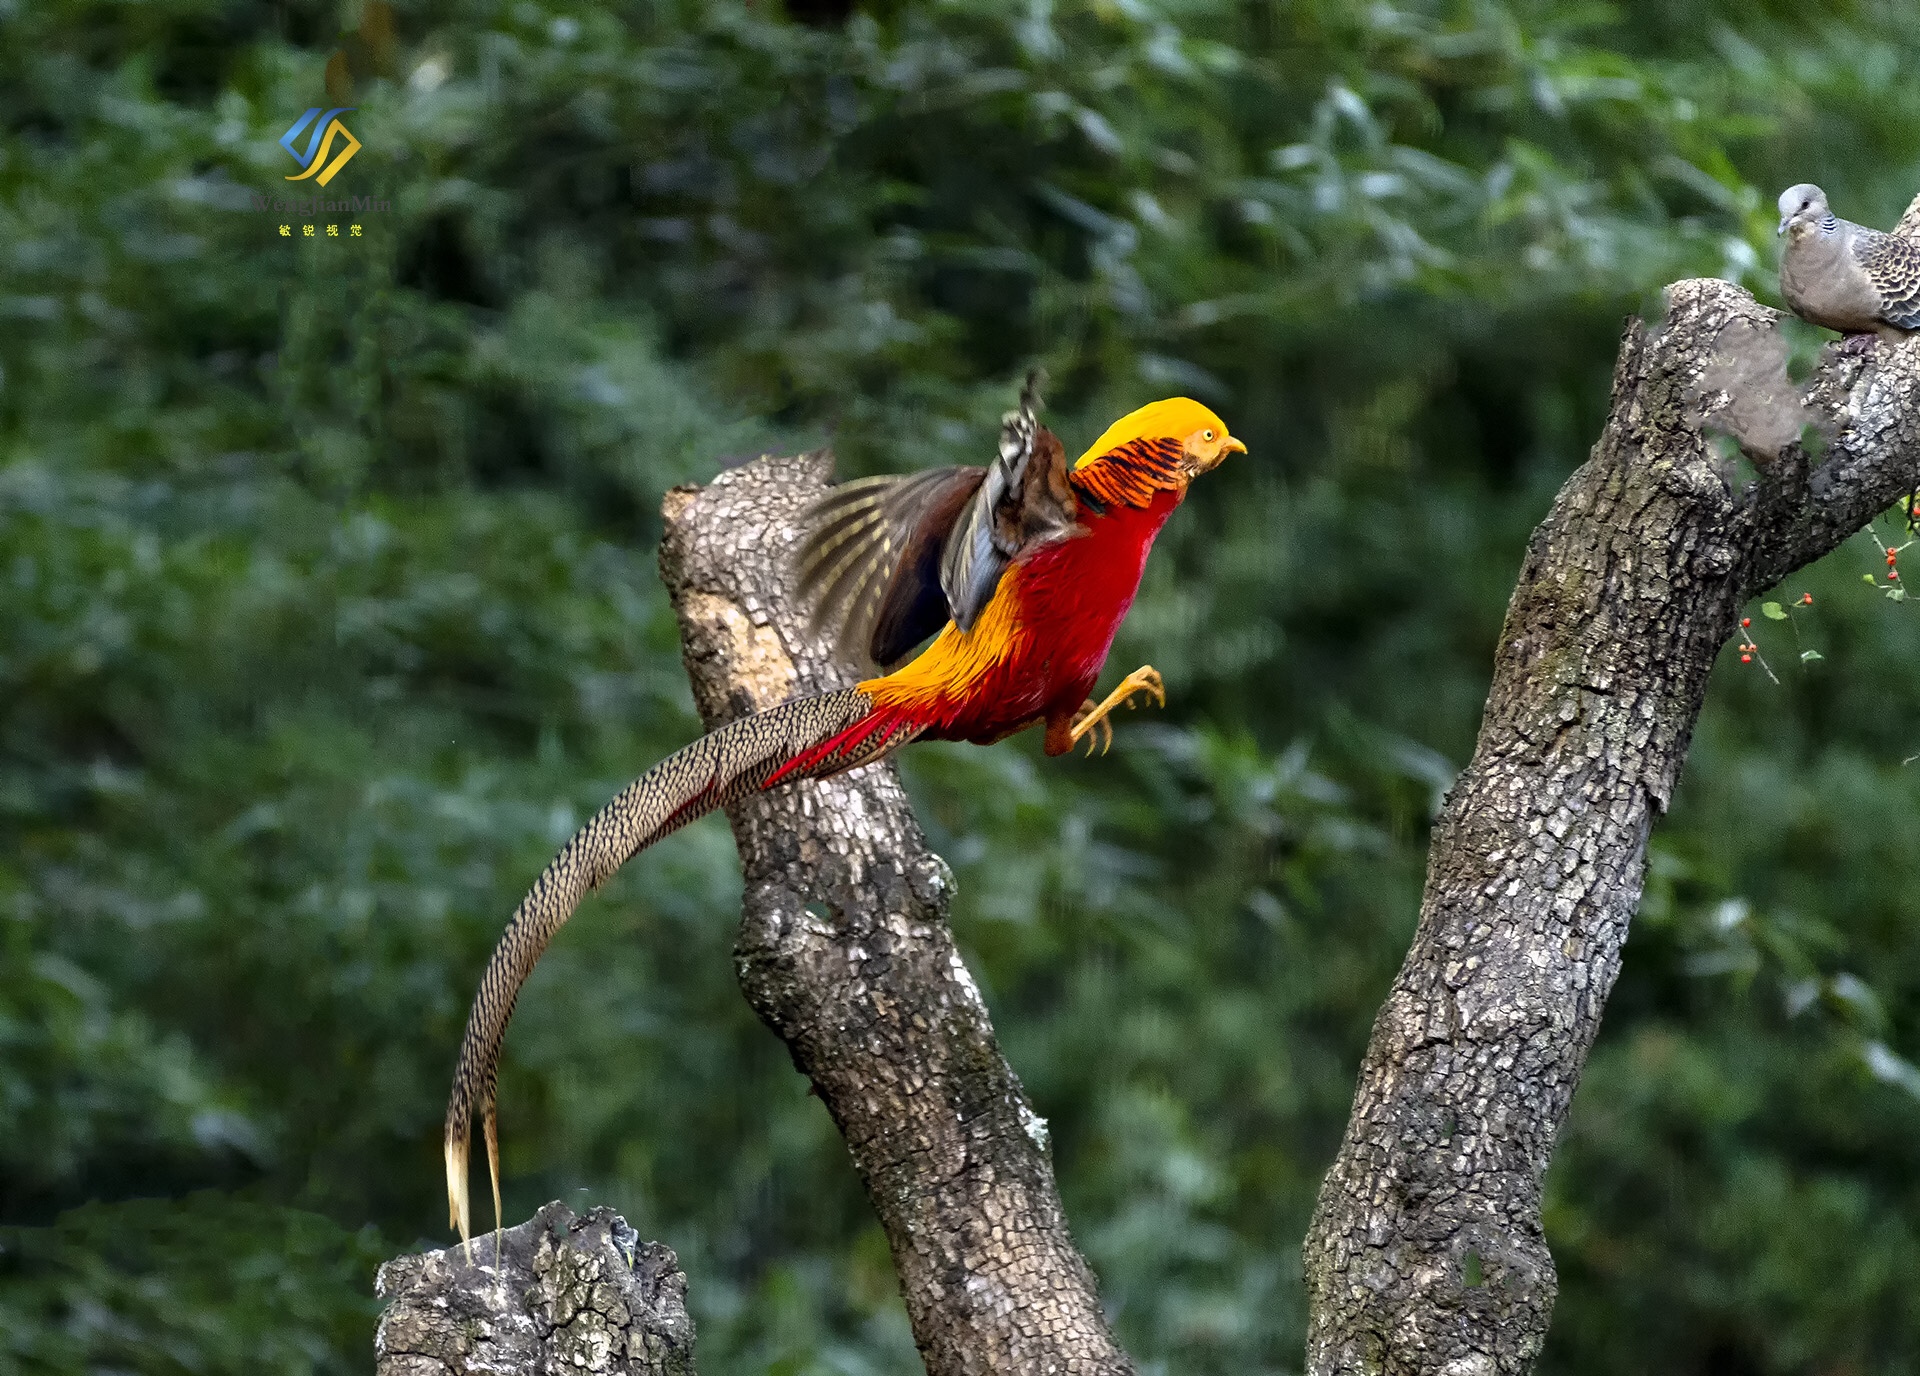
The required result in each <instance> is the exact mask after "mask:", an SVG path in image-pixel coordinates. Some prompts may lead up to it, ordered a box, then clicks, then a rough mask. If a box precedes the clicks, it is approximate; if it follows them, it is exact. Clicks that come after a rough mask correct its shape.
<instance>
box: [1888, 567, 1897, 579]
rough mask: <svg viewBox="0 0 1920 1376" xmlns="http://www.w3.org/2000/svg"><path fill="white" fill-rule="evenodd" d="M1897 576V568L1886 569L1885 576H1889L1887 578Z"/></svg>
mask: <svg viewBox="0 0 1920 1376" xmlns="http://www.w3.org/2000/svg"><path fill="white" fill-rule="evenodd" d="M1899 576H1900V570H1899V569H1888V570H1887V577H1889V578H1898V577H1899Z"/></svg>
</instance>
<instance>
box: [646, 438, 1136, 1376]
mask: <svg viewBox="0 0 1920 1376" xmlns="http://www.w3.org/2000/svg"><path fill="white" fill-rule="evenodd" d="M830 468H831V460H830V459H829V457H828V456H827V455H825V454H810V455H803V456H800V457H798V458H772V457H768V458H762V459H758V460H756V461H754V462H753V463H750V464H747V465H745V466H744V467H741V468H736V469H733V470H731V471H729V472H726V473H723V474H721V475H720V476H719V477H718V478H716V479H715V480H714V481H713V482H712V483H711V484H709V485H708V486H707V487H706V488H704V489H691V488H683V489H679V490H677V491H675V492H673V493H671V494H669V496H668V498H667V502H666V506H665V512H666V522H667V529H666V538H665V539H664V541H663V542H662V544H661V549H660V565H661V572H662V575H663V577H664V579H665V581H666V585H667V588H668V591H669V592H670V593H671V594H672V596H673V600H674V605H675V606H676V608H678V610H679V613H680V627H681V638H682V642H683V644H684V646H685V650H686V661H687V672H688V675H689V676H690V677H691V678H692V680H693V687H694V698H695V701H696V702H697V703H698V704H699V707H700V713H701V716H702V717H703V718H704V719H705V721H706V724H707V727H708V728H709V729H712V728H713V727H716V726H719V725H721V724H722V723H723V722H726V721H730V720H732V719H733V718H735V717H738V716H741V715H743V714H745V713H748V712H753V711H759V710H762V709H764V708H768V707H772V706H774V705H775V704H777V703H780V702H784V701H785V700H787V699H788V698H790V697H794V696H797V695H801V694H806V693H818V692H825V691H828V690H830V689H834V688H840V687H844V686H846V684H847V682H848V681H849V675H848V670H847V669H846V668H845V667H844V666H837V665H835V664H834V663H833V662H832V661H831V660H830V658H829V657H828V656H827V654H826V652H825V651H824V650H822V648H821V647H820V646H818V645H817V644H815V642H814V639H813V638H812V637H811V636H809V635H808V634H807V633H806V629H805V622H804V618H803V616H802V615H801V613H800V612H799V610H798V609H797V608H796V607H795V606H794V604H793V603H792V602H791V600H790V593H789V589H790V586H791V581H792V580H791V574H790V568H789V564H790V558H789V556H790V551H791V549H792V546H793V542H794V540H795V538H796V536H797V530H796V522H797V519H798V517H799V515H800V513H801V512H802V511H803V510H804V509H805V508H806V506H807V505H808V503H810V502H811V501H812V500H813V499H814V498H815V497H817V496H819V495H820V493H821V492H822V490H823V488H824V484H825V482H826V479H827V476H828V473H829V470H830ZM728 816H729V819H730V820H731V821H732V823H733V831H734V838H735V840H736V841H737V842H738V844H739V848H740V858H741V862H742V864H743V866H744V867H745V871H746V881H747V892H746V902H745V911H744V913H743V915H742V921H741V926H740V936H739V941H738V943H737V945H736V946H735V961H736V965H737V968H738V972H739V976H740V985H741V988H742V989H744V990H745V991H746V995H747V998H748V1000H749V1001H750V1002H751V1003H752V1004H753V1006H754V1009H755V1010H756V1011H757V1012H758V1013H759V1014H760V1016H761V1017H762V1018H763V1019H764V1020H765V1021H766V1023H767V1025H768V1026H769V1027H771V1028H772V1029H773V1030H774V1031H775V1032H777V1033H778V1034H779V1035H780V1036H781V1037H782V1038H783V1039H784V1040H785V1041H786V1043H787V1045H788V1047H789V1048H790V1049H791V1050H792V1053H793V1059H794V1064H795V1065H797V1066H798V1067H799V1068H800V1070H801V1071H803V1072H804V1073H805V1074H806V1075H807V1076H809V1077H810V1078H811V1079H812V1081H813V1085H814V1089H815V1091H816V1092H817V1093H818V1094H819V1095H820V1097H821V1099H822V1100H823V1101H824V1102H825V1104H826V1106H827V1110H828V1112H830V1113H831V1114H832V1115H833V1120H834V1122H835V1123H836V1124H838V1125H839V1128H840V1131H841V1133H842V1134H843V1135H844V1136H845V1137H846V1141H847V1149H848V1151H849V1152H850V1153H851V1154H852V1156H853V1163H854V1166H855V1168H856V1169H857V1170H858V1171H859V1173H860V1178H861V1179H862V1181H864V1182H865V1184H866V1188H867V1195H868V1198H869V1199H871V1200H872V1202H873V1207H874V1211H875V1212H876V1213H877V1214H878V1215H879V1218H880V1222H881V1225H882V1227H883V1228H884V1229H885V1230H886V1234H887V1239H888V1242H889V1243H890V1244H891V1245H892V1248H893V1258H894V1263H895V1265H896V1267H897V1268H898V1270H899V1274H900V1286H901V1290H902V1292H903V1294H904V1295H905V1297H906V1304H907V1314H908V1317H909V1318H910V1319H911V1320H912V1323H913V1331H914V1337H915V1339H916V1340H917V1341H918V1343H919V1346H920V1352H921V1355H922V1357H923V1358H924V1359H925V1361H926V1366H927V1371H928V1372H929V1373H930V1376H970V1374H971V1373H987V1372H1004V1373H1011V1372H1023V1373H1024V1372H1032V1373H1035V1374H1036V1376H1039V1374H1040V1373H1047V1372H1054V1373H1060V1376H1068V1374H1069V1373H1086V1376H1095V1373H1099V1374H1101V1376H1109V1374H1116V1373H1123V1372H1130V1371H1131V1370H1132V1366H1131V1364H1130V1363H1129V1362H1128V1360H1127V1358H1126V1355H1125V1354H1124V1353H1123V1352H1122V1351H1121V1350H1120V1348H1119V1346H1118V1345H1117V1344H1116V1343H1115V1342H1114V1340H1113V1337H1112V1335H1111V1333H1110V1332H1109V1331H1108V1329H1107V1324H1106V1320H1105V1317H1104V1316H1103V1315H1102V1313H1101V1310H1100V1304H1099V1298H1098V1296H1097V1294H1096V1293H1095V1289H1094V1281H1093V1275H1092V1273H1091V1272H1090V1271H1089V1270H1088V1269H1087V1266H1086V1263H1085V1262H1084V1261H1082V1260H1081V1258H1080V1254H1079V1253H1078V1252H1077V1251H1075V1250H1074V1246H1073V1242H1072V1239H1071V1238H1070V1237H1069V1236H1068V1234H1067V1224H1066V1218H1065V1215H1064V1213H1063V1212H1062V1210H1061V1207H1060V1198H1059V1194H1058V1191H1057V1190H1056V1188H1055V1186H1054V1180H1053V1166H1052V1161H1051V1158H1050V1155H1049V1152H1048V1146H1047V1129H1046V1123H1045V1122H1044V1121H1043V1120H1042V1119H1041V1118H1040V1117H1039V1115H1038V1114H1036V1113H1035V1112H1034V1111H1033V1108H1032V1106H1031V1105H1030V1104H1029V1103H1028V1102H1027V1098H1026V1094H1025V1093H1024V1092H1023V1091H1022V1089H1021V1087H1020V1081H1019V1079H1018V1078H1017V1077H1016V1076H1015V1075H1014V1073H1013V1070H1012V1068H1011V1067H1009V1066H1008V1064H1007V1062H1006V1059H1005V1058H1004V1057H1003V1056H1002V1055H1001V1054H1000V1049H999V1046H998V1044H997V1043H996V1042H995V1040H994V1035H993V1026H992V1024H991V1023H990V1022H989V1021H988V1018H987V1009H986V1005H985V1004H984V1003H983V1002H982V1001H981V998H980V993H979V990H978V989H977V988H975V986H974V983H973V980H972V978H971V977H970V976H969V975H968V974H967V969H966V966H965V965H963V964H962V963H961V960H960V955H959V952H958V951H956V950H955V949H954V944H953V937H952V934H951V933H950V932H949V931H948V930H947V923H946V918H947V904H948V901H949V896H950V895H951V893H952V890H953V877H952V875H951V874H950V873H949V872H948V870H947V867H946V865H945V863H943V862H942V861H941V859H940V857H939V856H937V855H935V854H933V853H932V852H931V851H929V850H928V849H927V845H926V841H925V840H924V838H923V837H922V836H921V834H920V828H919V826H918V824H917V823H916V822H915V821H914V817H913V812H912V809H911V808H910V806H909V805H908V802H907V797H906V794H905V793H904V792H903V791H902V789H901V787H900V783H899V780H898V778H897V777H896V776H895V774H894V771H893V767H892V765H890V764H880V765H870V766H868V767H866V768H863V769H858V770H855V771H853V772H852V773H850V774H847V775H844V776H842V777H840V778H837V779H828V780H825V781H822V782H819V783H803V784H800V785H798V786H796V787H794V788H789V789H780V790H777V791H775V792H773V793H769V794H765V795H762V796H757V797H753V798H750V799H748V800H747V801H745V802H742V803H740V804H738V805H737V806H735V807H734V808H732V809H731V810H730V811H729V814H728Z"/></svg>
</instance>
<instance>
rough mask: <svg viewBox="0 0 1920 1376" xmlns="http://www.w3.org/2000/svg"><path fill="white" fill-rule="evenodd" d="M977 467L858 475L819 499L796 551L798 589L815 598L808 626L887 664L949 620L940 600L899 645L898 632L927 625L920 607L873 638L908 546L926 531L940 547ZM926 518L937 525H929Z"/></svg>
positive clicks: (848, 652) (851, 653)
mask: <svg viewBox="0 0 1920 1376" xmlns="http://www.w3.org/2000/svg"><path fill="white" fill-rule="evenodd" d="M982 471H983V470H981V469H979V468H937V469H930V470H928V471H927V472H924V473H909V474H904V475H897V474H896V475H887V476H883V477H877V478H861V479H858V480H856V481H854V482H850V483H843V484H841V485H840V486H838V487H836V488H834V489H833V490H832V491H831V492H829V493H828V494H827V495H826V496H825V497H822V498H821V499H820V501H819V502H818V503H816V504H815V505H814V506H813V507H812V509H811V510H809V511H808V512H807V513H806V515H805V516H804V517H802V524H803V525H804V526H805V528H806V531H807V533H806V535H805V537H804V538H803V539H802V541H801V544H800V549H799V554H798V566H799V575H800V576H799V591H800V594H801V596H802V597H803V598H806V599H807V600H809V601H811V602H812V604H813V623H812V629H813V632H814V633H815V634H816V635H821V634H829V633H830V634H831V636H832V638H833V640H834V642H835V644H836V645H837V647H838V648H839V650H840V652H841V654H842V656H843V657H844V658H846V659H848V660H851V661H853V662H855V663H862V662H867V661H871V662H873V663H876V664H886V663H890V662H891V661H892V660H894V659H897V658H898V657H899V656H900V655H901V654H903V653H905V650H906V649H911V648H912V646H913V645H915V644H918V643H919V642H920V641H921V640H924V639H926V637H927V636H928V635H930V634H932V633H933V632H934V631H937V630H939V629H940V627H941V625H943V624H945V622H946V619H947V617H946V611H945V608H944V605H942V606H941V607H939V608H938V609H937V610H938V613H939V619H938V620H937V621H935V622H934V623H933V624H932V625H931V626H930V627H927V628H926V629H923V630H920V632H919V633H918V634H917V635H915V636H914V637H913V640H912V641H910V642H909V643H908V644H907V645H906V646H905V647H904V648H901V647H897V641H898V638H899V636H900V635H901V634H904V633H905V632H906V631H907V630H909V629H911V628H912V627H913V626H916V625H919V626H925V623H926V615H925V614H924V613H923V614H922V615H921V616H919V617H917V618H914V617H909V618H905V619H904V620H903V619H902V617H900V616H898V615H896V616H895V617H893V626H892V634H891V638H889V639H886V640H884V641H883V640H882V639H880V638H879V636H878V628H879V627H880V626H881V625H882V623H883V622H884V621H886V619H887V612H888V607H889V600H890V599H891V598H893V597H894V596H895V595H896V585H898V584H899V583H900V581H901V579H900V575H901V574H902V572H903V570H904V568H905V566H906V562H907V560H906V556H907V554H908V551H909V549H910V548H912V547H914V546H915V545H916V543H924V542H925V538H926V536H927V535H929V534H931V535H932V536H933V537H934V548H935V549H936V550H937V549H938V548H939V545H940V543H941V542H943V541H944V539H945V536H946V530H947V528H948V527H950V526H951V524H952V521H953V513H954V512H955V511H957V510H958V509H959V507H960V505H961V503H963V502H964V501H965V500H966V498H967V497H968V496H970V495H971V494H972V492H973V489H974V488H976V487H977V486H978V485H979V483H980V477H981V473H982ZM943 515H944V521H942V520H941V517H942V516H943ZM929 522H931V523H932V524H933V525H936V526H938V527H939V528H938V530H937V531H932V532H928V531H926V530H925V529H924V528H925V527H927V526H928V524H929ZM912 591H913V590H912V589H910V588H904V587H902V588H899V589H898V595H899V596H901V597H903V598H905V599H906V600H907V602H908V603H912V602H913V601H915V600H916V599H914V598H913V597H912V595H911V594H912Z"/></svg>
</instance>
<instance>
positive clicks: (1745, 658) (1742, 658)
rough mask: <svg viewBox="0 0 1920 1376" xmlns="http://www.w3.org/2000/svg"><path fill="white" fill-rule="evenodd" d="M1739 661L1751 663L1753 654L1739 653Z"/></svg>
mask: <svg viewBox="0 0 1920 1376" xmlns="http://www.w3.org/2000/svg"><path fill="white" fill-rule="evenodd" d="M1740 662H1741V663H1742V664H1751V663H1753V656H1752V655H1741V656H1740Z"/></svg>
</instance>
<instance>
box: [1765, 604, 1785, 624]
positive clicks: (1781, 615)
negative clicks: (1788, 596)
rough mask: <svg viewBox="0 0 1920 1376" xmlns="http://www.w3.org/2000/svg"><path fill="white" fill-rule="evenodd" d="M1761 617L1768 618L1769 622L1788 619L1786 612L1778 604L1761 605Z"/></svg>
mask: <svg viewBox="0 0 1920 1376" xmlns="http://www.w3.org/2000/svg"><path fill="white" fill-rule="evenodd" d="M1760 615H1762V616H1764V617H1766V618H1767V620H1769V621H1785V620H1786V619H1787V614H1786V612H1785V611H1784V610H1782V608H1781V606H1780V604H1779V603H1778V602H1762V603H1761V604H1760Z"/></svg>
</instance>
